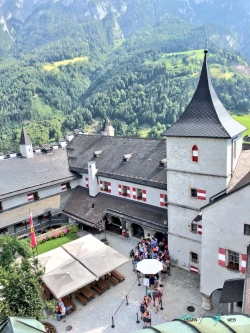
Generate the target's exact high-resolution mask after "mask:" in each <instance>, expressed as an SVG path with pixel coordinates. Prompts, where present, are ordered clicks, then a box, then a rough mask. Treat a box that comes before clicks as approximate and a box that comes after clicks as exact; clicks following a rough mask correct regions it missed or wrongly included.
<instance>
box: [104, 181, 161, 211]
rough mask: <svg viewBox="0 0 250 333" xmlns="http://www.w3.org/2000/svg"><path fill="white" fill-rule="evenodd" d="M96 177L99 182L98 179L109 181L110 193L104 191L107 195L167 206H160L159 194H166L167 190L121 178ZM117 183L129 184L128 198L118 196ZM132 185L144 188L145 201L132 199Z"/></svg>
mask: <svg viewBox="0 0 250 333" xmlns="http://www.w3.org/2000/svg"><path fill="white" fill-rule="evenodd" d="M98 179H99V184H100V180H102V181H105V182H110V183H111V193H108V192H105V193H107V194H109V195H113V196H116V197H120V198H124V199H127V200H133V201H138V202H142V203H144V204H148V205H152V206H156V207H161V208H166V209H167V207H165V206H164V207H163V206H160V194H166V195H167V190H161V189H157V188H153V187H149V186H144V185H140V184H134V183H129V182H124V181H121V180H116V179H111V178H106V177H98ZM119 184H120V185H125V186H130V198H128V197H123V196H120V195H119V194H118V185H119ZM133 187H135V188H139V189H142V190H146V201H142V200H137V199H133V193H132V188H133ZM100 192H101V191H100Z"/></svg>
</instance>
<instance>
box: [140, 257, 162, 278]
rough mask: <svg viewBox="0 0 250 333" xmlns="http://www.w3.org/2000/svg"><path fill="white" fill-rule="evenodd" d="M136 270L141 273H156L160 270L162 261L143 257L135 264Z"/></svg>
mask: <svg viewBox="0 0 250 333" xmlns="http://www.w3.org/2000/svg"><path fill="white" fill-rule="evenodd" d="M137 270H138V271H140V272H141V273H142V274H149V275H150V274H152V275H153V274H156V273H158V272H160V271H162V262H160V261H158V260H156V259H144V260H142V261H140V262H138V264H137Z"/></svg>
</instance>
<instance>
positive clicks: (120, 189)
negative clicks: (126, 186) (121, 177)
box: [118, 184, 122, 195]
mask: <svg viewBox="0 0 250 333" xmlns="http://www.w3.org/2000/svg"><path fill="white" fill-rule="evenodd" d="M118 194H119V195H122V186H121V185H120V184H119V185H118Z"/></svg>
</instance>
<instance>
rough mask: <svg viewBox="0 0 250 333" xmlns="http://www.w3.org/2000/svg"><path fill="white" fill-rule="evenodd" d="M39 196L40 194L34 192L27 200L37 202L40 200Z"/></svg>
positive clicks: (28, 195)
mask: <svg viewBox="0 0 250 333" xmlns="http://www.w3.org/2000/svg"><path fill="white" fill-rule="evenodd" d="M39 199H40V198H39V196H38V192H33V193H29V194H27V200H28V201H36V200H39Z"/></svg>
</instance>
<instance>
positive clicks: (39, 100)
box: [0, 0, 250, 152]
mask: <svg viewBox="0 0 250 333" xmlns="http://www.w3.org/2000/svg"><path fill="white" fill-rule="evenodd" d="M217 2H218V1H217ZM217 2H214V1H201V0H200V1H198V0H196V1H194V0H189V1H187V0H186V1H185V0H182V1H179V0H175V1H173V0H168V1H166V0H151V1H149V0H102V1H100V0H40V1H39V0H19V1H16V0H0V27H2V29H0V127H1V132H0V151H4V152H6V151H7V150H8V149H11V148H15V147H17V142H18V138H19V134H20V128H21V122H24V123H25V124H26V125H25V126H26V128H27V131H28V134H29V135H30V137H31V140H32V141H33V143H34V144H39V145H41V144H42V143H48V142H52V141H55V140H58V138H59V137H61V136H63V135H64V134H65V132H66V131H69V130H72V129H74V128H83V127H85V128H89V127H90V126H91V125H92V123H94V124H95V126H96V124H97V123H98V121H99V122H100V120H101V119H103V117H106V116H109V117H110V118H111V120H112V122H113V124H114V126H115V129H116V132H117V134H119V135H141V131H142V128H148V130H147V131H146V130H145V131H146V132H144V134H145V135H146V134H148V135H149V136H153V137H158V136H159V133H160V132H161V131H163V130H164V129H165V127H166V126H169V125H171V124H172V123H173V122H174V121H175V120H176V119H177V118H178V117H179V116H180V114H181V112H182V111H183V109H184V108H185V106H186V105H187V103H188V101H189V100H190V98H191V96H192V94H193V91H194V89H195V86H196V83H197V78H198V73H199V71H200V67H201V62H202V57H203V54H202V51H200V49H201V48H203V47H205V39H206V38H207V39H208V45H209V51H210V53H209V61H210V64H211V66H212V67H211V68H212V77H213V79H214V84H215V86H216V88H217V90H218V92H219V96H220V98H221V99H222V101H223V102H224V103H225V106H226V107H227V108H228V109H230V110H232V111H233V112H235V113H247V112H248V111H249V109H250V105H249V99H248V96H249V94H250V88H249V87H250V81H249V76H248V69H249V67H248V64H247V62H246V61H245V60H244V59H243V58H242V57H240V52H241V51H242V50H243V51H244V52H245V53H244V54H245V55H248V53H247V52H248V51H247V49H244V41H245V39H244V38H245V35H247V29H245V31H244V34H245V35H244V34H243V33H242V31H241V29H240V27H239V24H238V25H237V26H236V25H235V26H234V25H233V24H231V23H230V22H233V18H232V20H231V21H230V20H229V22H228V24H227V25H226V24H225V25H223V21H224V20H225V19H224V16H223V15H222V17H221V21H220V22H219V20H216V15H215V13H217V12H219V13H220V15H221V14H222V12H223V8H224V12H225V13H227V14H228V13H230V15H232V16H233V17H235V18H238V17H239V16H240V15H242V22H247V20H248V15H249V14H248V12H247V10H246V9H247V7H244V6H245V3H244V1H242V6H238V5H237V4H236V3H234V1H231V2H230V3H227V2H226V1H224V0H222V1H220V4H221V3H224V7H220V6H219V5H218V3H217ZM236 8H238V11H239V12H238V11H236ZM204 13H206V18H207V20H206V22H207V23H206V24H203V20H202V15H204ZM228 15H229V14H228ZM212 21H214V22H216V23H219V24H220V25H216V24H213V23H211V22H212ZM208 22H210V23H208ZM242 24H243V25H244V23H240V25H242ZM183 52H184V53H183ZM239 86H240V89H239V88H238V87H239ZM151 127H152V130H150V128H151Z"/></svg>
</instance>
